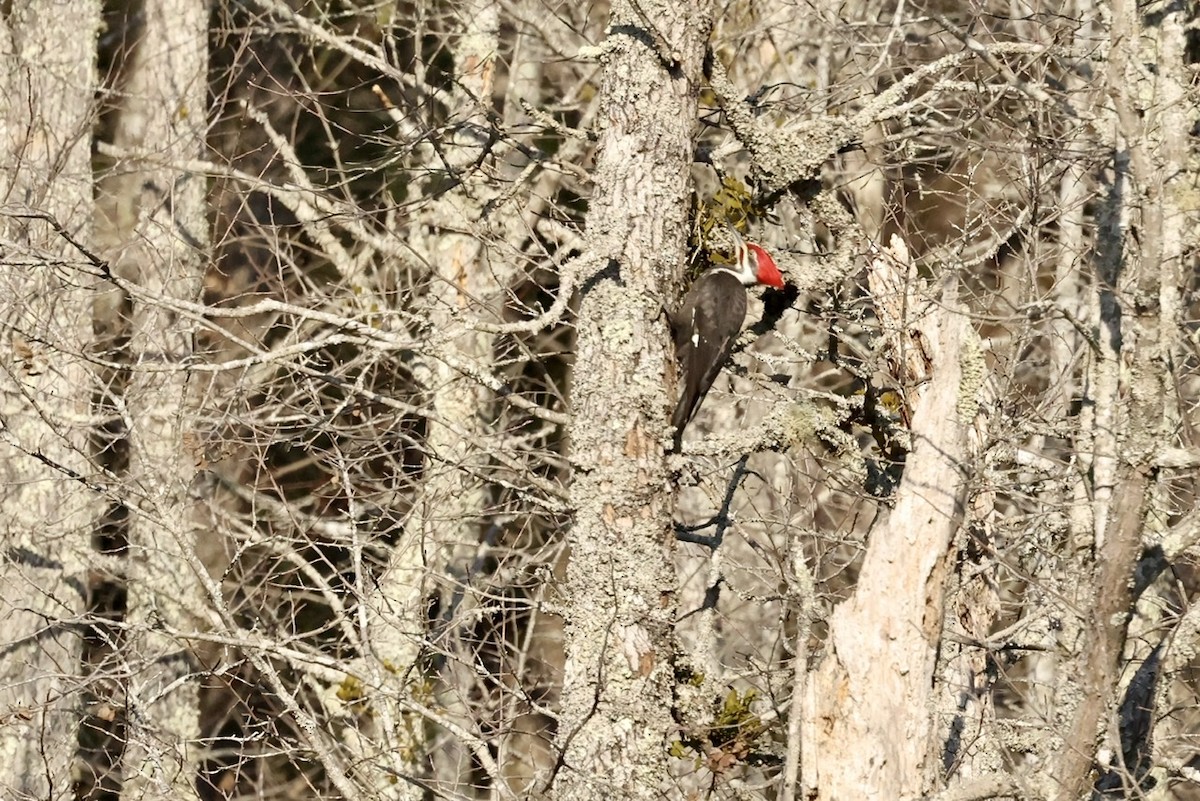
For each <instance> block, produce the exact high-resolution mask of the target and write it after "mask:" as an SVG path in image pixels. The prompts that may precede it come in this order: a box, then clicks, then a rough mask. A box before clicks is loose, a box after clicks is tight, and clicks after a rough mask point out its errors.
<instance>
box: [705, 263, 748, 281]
mask: <svg viewBox="0 0 1200 801" xmlns="http://www.w3.org/2000/svg"><path fill="white" fill-rule="evenodd" d="M709 272H710V273H725V274H726V275H732V276H733V277H734V278H736V279H737V280H739V281H741V282H742V286H754V285H755V284H757V283H758V276H757V275H756V274H755V272H754V271H753V270H750V269H747V268H746V267H745V266H743V267H742V268H741V269H738V268H737V267H735V266H734V265H732V264H730V265H725V264H722V265H718V266H716V267H713V268H712V269H710V270H709Z"/></svg>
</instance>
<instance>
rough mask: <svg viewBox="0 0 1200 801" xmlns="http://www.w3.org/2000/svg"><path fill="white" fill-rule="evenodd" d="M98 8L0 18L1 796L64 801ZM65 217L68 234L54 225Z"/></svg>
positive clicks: (28, 5) (82, 444)
mask: <svg viewBox="0 0 1200 801" xmlns="http://www.w3.org/2000/svg"><path fill="white" fill-rule="evenodd" d="M99 26H100V3H98V2H94V0H93V1H91V2H89V1H88V0H84V1H83V2H78V3H73V4H72V5H71V8H70V13H65V9H64V6H63V5H62V4H61V3H59V2H55V0H28V2H21V3H14V4H12V6H11V11H6V12H5V15H4V16H0V203H3V207H2V208H0V251H3V257H2V258H0V336H2V339H3V347H2V348H0V507H2V508H3V510H4V514H3V519H4V523H3V525H2V527H0V619H3V620H4V627H3V634H2V635H0V720H2V721H3V724H2V725H0V795H3V796H4V797H6V798H38V799H52V800H54V801H57V799H66V798H69V797H71V795H72V785H71V770H70V769H71V766H72V761H73V758H74V756H75V751H76V731H77V726H78V720H79V708H78V707H79V697H78V695H77V693H78V690H79V679H78V676H79V668H80V665H79V657H80V639H79V627H80V625H81V619H80V618H81V614H82V612H83V610H84V602H85V598H84V593H85V590H84V587H85V580H84V571H85V569H86V565H87V561H86V560H87V559H88V555H89V550H90V544H89V543H90V537H91V530H92V526H93V525H94V523H95V521H96V519H97V515H98V505H97V503H96V501H97V500H98V498H99V497H101V493H102V492H104V490H103V489H101V485H103V484H105V483H107V482H105V481H104V480H103V478H102V477H100V476H98V475H96V473H95V471H94V470H93V468H92V466H91V461H90V459H89V457H88V433H89V431H90V427H91V425H92V421H90V420H89V417H88V401H89V396H90V393H91V392H92V391H93V389H94V382H93V380H92V375H91V373H90V372H89V369H88V368H87V366H86V363H85V362H84V360H83V356H84V353H85V351H86V349H87V347H88V342H89V339H90V329H91V324H90V309H91V303H90V298H89V294H88V287H89V284H90V283H91V279H89V278H88V277H87V275H86V274H85V272H84V271H83V270H81V269H79V268H80V267H81V266H83V265H85V264H86V262H85V259H84V257H83V255H82V254H81V253H80V251H79V250H78V249H77V248H75V247H73V246H72V245H71V244H70V242H69V241H68V240H67V237H70V238H71V239H73V240H74V241H76V242H78V243H80V244H82V245H84V246H88V245H89V244H90V240H91V228H92V173H91V162H90V145H91V129H92V101H93V96H94V92H95V87H96V38H95V34H96V31H97V30H98V29H99ZM56 227H57V230H56Z"/></svg>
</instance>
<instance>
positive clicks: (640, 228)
mask: <svg viewBox="0 0 1200 801" xmlns="http://www.w3.org/2000/svg"><path fill="white" fill-rule="evenodd" d="M711 19H712V6H711V4H710V3H708V2H706V1H705V0H694V1H693V2H689V3H666V2H657V3H649V4H647V3H627V2H618V3H615V4H614V5H613V8H612V13H611V17H610V24H609V28H608V30H609V35H608V38H607V39H606V40H605V42H604V43H603V44H602V45H601V47H602V49H603V50H604V52H605V55H604V59H603V63H604V70H605V73H604V79H603V82H602V85H601V92H602V98H603V99H602V105H601V111H600V117H601V119H602V120H603V123H602V125H603V133H602V134H601V138H600V143H599V153H598V155H597V162H596V169H595V194H594V196H593V198H592V203H591V207H590V209H589V212H588V219H587V226H588V237H589V244H590V246H591V247H592V248H593V249H594V251H595V253H594V255H595V257H596V258H597V260H598V268H599V271H598V272H597V273H596V274H595V275H594V277H592V278H590V279H589V280H586V281H583V282H581V289H580V303H579V317H578V332H579V339H578V349H577V357H576V368H575V378H574V384H573V388H572V399H573V401H574V412H575V419H574V421H573V424H572V427H571V443H570V452H571V459H572V462H573V465H574V468H575V471H576V472H575V477H574V480H573V484H572V487H571V493H572V494H571V498H572V506H573V508H574V513H575V519H574V522H573V524H572V526H571V529H570V533H569V536H568V542H569V545H570V557H569V560H570V561H569V564H568V568H567V578H566V583H565V586H564V588H563V596H564V599H565V601H566V603H567V604H568V610H567V614H566V651H567V661H566V674H565V677H564V686H563V700H562V716H561V718H560V722H559V729H558V741H559V744H560V745H561V747H562V748H563V749H565V755H564V767H563V768H562V769H560V770H559V771H558V773H557V777H556V786H555V789H556V792H557V797H558V798H561V799H600V798H658V797H660V795H661V793H662V792H664V783H665V782H667V781H668V777H669V771H668V769H667V766H668V758H667V744H668V737H669V736H670V734H671V732H672V727H673V719H672V714H671V710H672V698H673V684H674V681H675V676H674V672H675V667H676V665H675V656H676V646H675V638H674V623H675V615H676V608H677V607H676V588H677V586H678V582H677V581H676V577H675V574H674V569H673V562H672V553H673V542H674V540H673V534H672V529H671V504H670V492H669V489H668V486H667V481H666V479H667V473H666V459H665V452H664V451H665V449H666V444H667V442H668V441H669V437H668V432H667V423H666V407H667V393H666V387H667V386H668V375H669V372H668V365H669V361H670V359H671V358H672V354H671V352H670V351H669V349H668V336H667V324H666V318H665V316H664V314H663V308H664V304H665V303H666V302H667V301H668V299H667V297H666V293H665V292H664V288H665V287H670V286H676V285H678V282H677V279H676V276H677V275H678V274H679V270H680V265H681V264H682V262H683V258H684V249H685V245H686V242H687V230H688V228H687V216H686V212H687V209H688V191H689V184H690V181H689V173H688V170H689V166H690V164H691V160H692V135H693V125H694V122H693V121H694V120H695V118H696V102H697V96H698V94H699V90H700V86H701V81H702V77H701V75H702V61H703V57H704V53H705V48H706V47H707V42H708V37H709V34H710V25H711ZM647 20H653V23H652V24H649V27H647V25H648V23H647ZM647 30H650V31H654V32H656V33H657V34H658V35H660V36H661V39H660V38H658V37H657V36H650V35H649V34H646V35H645V36H635V35H634V32H635V31H642V32H645V31H647Z"/></svg>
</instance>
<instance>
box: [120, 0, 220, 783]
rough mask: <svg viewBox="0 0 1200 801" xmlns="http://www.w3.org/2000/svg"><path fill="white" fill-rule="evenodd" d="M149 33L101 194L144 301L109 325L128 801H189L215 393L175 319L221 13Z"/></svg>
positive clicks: (192, 237)
mask: <svg viewBox="0 0 1200 801" xmlns="http://www.w3.org/2000/svg"><path fill="white" fill-rule="evenodd" d="M142 19H143V22H142V27H141V29H140V36H139V37H138V41H137V42H136V43H135V44H134V46H133V50H132V59H131V62H130V64H129V65H128V67H127V72H126V80H125V83H124V87H123V88H124V90H125V91H124V92H123V101H122V103H121V106H120V108H119V109H118V110H117V112H116V121H115V125H114V140H115V141H114V144H115V145H116V146H117V148H118V150H121V151H125V152H127V153H128V154H129V157H128V159H127V160H122V161H121V162H120V163H118V164H117V165H116V166H115V167H113V168H112V169H111V170H110V171H109V173H108V175H107V176H106V177H105V179H104V180H103V181H101V192H100V203H101V204H102V207H103V208H104V209H105V210H106V212H107V214H106V215H105V218H104V226H103V230H102V231H100V232H99V233H98V239H99V240H100V241H101V242H102V243H103V245H104V249H105V251H106V253H109V254H111V255H110V259H111V261H112V263H113V264H114V266H115V269H116V270H117V272H118V273H119V274H120V275H121V276H122V277H123V278H125V279H127V280H129V281H131V282H132V283H133V284H135V285H136V287H137V289H136V290H134V291H133V292H131V293H129V294H128V295H125V296H124V297H122V298H120V301H119V303H118V304H116V308H117V309H119V310H121V311H122V312H123V314H122V315H120V316H119V317H118V318H117V319H110V320H107V321H105V325H106V326H108V328H110V329H112V330H113V331H114V332H115V333H117V334H118V336H117V337H116V338H115V339H114V340H113V341H114V342H117V343H124V346H123V347H121V348H120V349H119V350H117V351H110V355H111V357H113V358H117V359H119V360H120V361H122V362H123V363H124V364H126V365H127V366H128V368H127V369H128V372H127V373H126V374H125V375H124V376H119V377H117V376H115V377H114V378H115V380H114V381H113V382H112V383H111V385H110V387H109V390H108V391H109V393H110V394H111V395H112V396H114V397H112V398H111V400H110V403H111V404H112V405H113V408H114V411H121V410H123V411H124V413H125V419H126V420H127V424H128V426H129V430H128V432H127V434H126V436H127V438H128V450H129V464H128V472H127V476H126V479H127V482H128V483H127V486H128V492H127V498H126V504H127V506H128V507H129V509H130V514H129V517H128V520H129V523H128V532H127V537H128V542H129V549H128V561H127V571H126V579H127V582H128V584H127V587H128V601H127V608H128V612H127V617H126V623H128V629H127V631H128V634H127V645H128V647H129V648H130V649H131V650H132V651H134V652H136V653H137V654H138V657H139V659H140V660H142V661H143V662H144V663H145V664H147V665H148V666H149V667H148V669H147V670H145V671H144V672H135V673H134V674H133V675H132V676H130V678H129V679H128V683H127V685H126V688H125V689H126V695H125V698H126V725H125V731H126V736H127V738H128V739H127V744H126V748H125V753H124V762H125V765H124V768H125V769H124V773H125V775H126V777H127V778H126V780H125V792H128V793H130V794H131V796H132V797H140V796H142V795H143V794H145V793H152V794H161V793H170V794H171V795H172V797H175V798H186V797H189V796H192V795H194V792H195V789H194V788H195V783H196V778H197V768H198V764H199V762H198V754H197V747H198V746H197V739H198V737H199V723H198V714H199V710H198V707H197V703H198V675H197V666H196V665H195V664H194V663H193V660H192V657H191V652H190V650H189V648H188V647H187V645H186V643H183V642H181V641H180V640H178V639H176V638H174V637H172V636H170V635H168V634H165V633H163V632H164V631H188V630H194V629H196V628H197V621H198V620H199V619H201V615H200V610H202V609H203V607H204V606H205V604H204V601H203V592H202V589H201V585H200V582H199V580H198V579H199V576H198V575H197V570H199V569H200V564H199V560H198V559H197V556H196V526H195V524H194V515H193V512H192V504H191V499H190V497H189V488H190V485H191V483H192V479H193V476H194V475H195V465H194V463H193V456H192V453H191V451H190V449H189V448H188V447H187V446H186V445H185V443H186V442H187V441H188V440H189V438H190V437H191V436H193V435H194V432H193V429H194V426H195V409H196V404H197V402H198V400H199V398H200V397H201V395H202V393H203V391H204V388H203V386H200V385H198V384H197V383H196V382H195V381H189V377H188V374H187V372H186V365H187V361H188V359H189V358H191V356H192V341H193V334H194V331H193V330H192V325H191V322H190V320H189V319H188V318H187V317H182V318H181V317H180V316H179V315H178V314H177V313H176V312H174V311H172V310H171V308H170V305H171V302H172V301H183V302H195V301H196V300H198V299H199V296H200V285H201V278H202V275H203V258H204V253H203V250H202V249H203V247H204V243H205V242H206V241H207V236H206V226H207V220H206V216H205V207H204V201H205V179H204V177H203V176H198V175H194V174H190V173H187V172H184V171H183V170H181V169H180V168H179V167H178V166H176V165H177V164H180V163H182V162H184V161H187V160H192V159H195V158H197V157H198V156H200V155H201V154H202V151H203V149H204V139H205V122H206V117H207V115H206V110H205V104H206V94H205V93H206V80H207V65H208V39H207V32H208V13H207V5H206V3H204V2H202V0H149V1H148V2H147V3H146V4H145V7H144V14H143V15H142ZM98 308H100V309H101V310H102V312H103V311H112V309H111V308H107V304H106V305H104V306H100V307H98ZM126 315H127V316H126Z"/></svg>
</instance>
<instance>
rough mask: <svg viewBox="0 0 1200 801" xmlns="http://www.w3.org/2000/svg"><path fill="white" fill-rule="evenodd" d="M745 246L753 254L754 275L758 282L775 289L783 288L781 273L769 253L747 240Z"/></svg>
mask: <svg viewBox="0 0 1200 801" xmlns="http://www.w3.org/2000/svg"><path fill="white" fill-rule="evenodd" d="M746 247H747V248H749V249H750V252H751V253H752V254H754V262H755V270H754V277H755V278H756V279H758V283H760V284H764V285H766V286H769V287H774V288H775V289H783V273H781V272H779V267H778V266H777V265H776V264H775V260H774V259H773V258H771V254H770V253H767V251H765V250H763V249H762V248H761V247H759V246H758V245H756V244H754V243H753V242H747V243H746Z"/></svg>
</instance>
